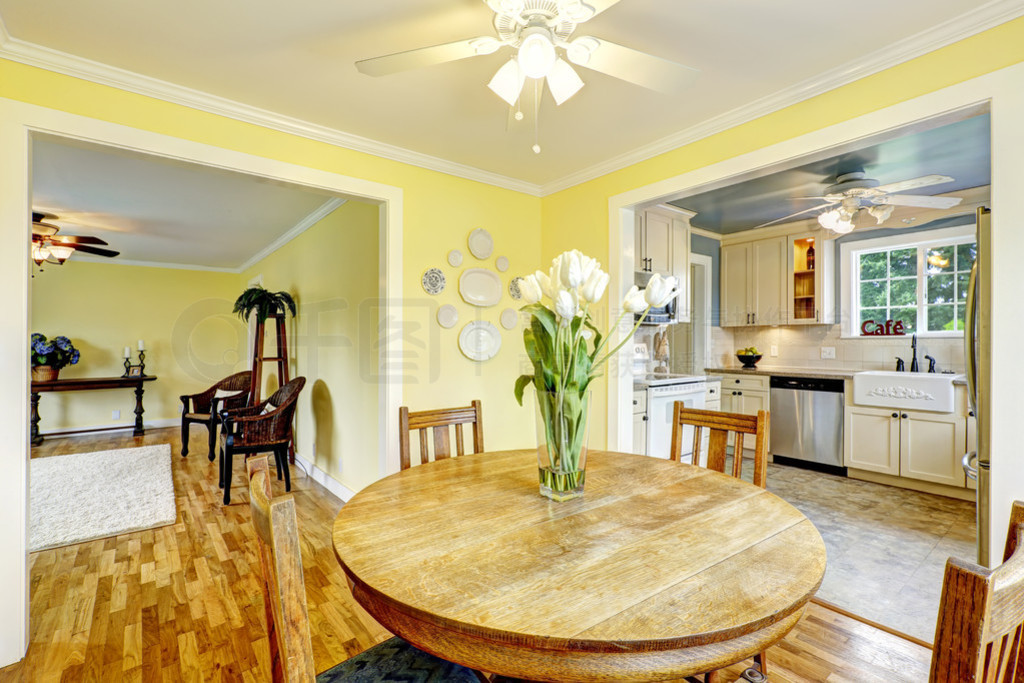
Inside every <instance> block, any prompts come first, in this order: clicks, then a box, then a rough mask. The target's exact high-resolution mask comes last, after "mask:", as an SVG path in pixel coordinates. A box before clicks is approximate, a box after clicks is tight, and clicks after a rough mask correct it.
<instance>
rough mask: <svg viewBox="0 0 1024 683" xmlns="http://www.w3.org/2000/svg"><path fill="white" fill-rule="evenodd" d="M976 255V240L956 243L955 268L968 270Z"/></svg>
mask: <svg viewBox="0 0 1024 683" xmlns="http://www.w3.org/2000/svg"><path fill="white" fill-rule="evenodd" d="M977 257H978V243H977V242H968V243H967V244H960V245H958V246H957V248H956V269H957V270H967V271H969V270H970V269H971V264H973V263H974V259H976V258H977Z"/></svg>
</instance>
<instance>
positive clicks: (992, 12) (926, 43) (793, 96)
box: [540, 0, 1024, 197]
mask: <svg viewBox="0 0 1024 683" xmlns="http://www.w3.org/2000/svg"><path fill="white" fill-rule="evenodd" d="M1021 15H1024V2H1022V1H1021V0H993V1H992V2H989V3H987V4H985V5H982V6H981V7H979V8H978V9H976V10H974V11H973V12H971V13H969V14H966V15H963V16H960V17H957V18H956V19H951V20H949V21H946V22H944V23H942V24H939V25H938V26H935V27H933V28H930V29H928V30H926V31H922V32H920V33H917V34H915V35H913V36H910V37H909V38H906V39H905V40H902V41H900V42H898V43H894V44H892V45H890V46H887V47H885V48H883V49H881V50H878V51H876V52H873V53H871V54H869V55H866V56H864V57H862V58H860V59H857V60H854V61H852V62H847V63H846V64H843V65H841V66H839V67H836V68H834V69H830V70H829V71H826V72H824V73H821V74H818V75H817V76H814V77H813V78H809V79H807V80H805V81H802V82H800V83H797V84H795V85H793V86H791V87H789V88H786V89H785V90H780V91H779V92H777V93H775V94H773V95H769V96H768V97H763V98H761V99H759V100H755V101H753V102H750V103H748V104H744V105H743V106H741V107H737V108H736V109H733V110H731V111H728V112H725V113H724V114H721V115H719V116H715V117H713V118H710V119H707V120H705V121H702V122H701V123H698V124H697V125H695V126H691V127H690V128H687V129H685V130H681V131H679V132H678V133H673V134H672V135H669V136H668V137H664V138H662V139H661V140H658V141H656V142H653V143H651V144H649V145H644V146H643V147H639V148H637V149H635V150H632V151H630V152H627V153H625V154H620V155H619V156H616V157H613V158H611V159H608V160H606V161H603V162H601V163H599V164H595V165H593V166H591V167H589V168H585V169H583V170H581V171H578V172H576V173H572V174H570V175H567V176H564V177H563V178H560V179H558V180H554V181H552V182H550V183H545V184H544V185H542V186H541V192H540V196H542V197H545V196H547V195H550V194H554V193H555V192H560V191H562V190H566V189H568V188H570V187H573V186H575V185H579V184H581V183H585V182H587V181H590V180H594V179H595V178H600V177H601V176H603V175H607V174H609V173H613V172H615V171H618V170H621V169H623V168H626V167H628V166H632V165H633V164H637V163H640V162H641V161H646V160H647V159H651V158H653V157H656V156H658V155H659V154H664V153H665V152H670V151H672V150H674V149H677V148H679V147H683V146H684V145H688V144H691V143H694V142H696V141H698V140H701V139H703V138H706V137H710V136H711V135H714V134H716V133H721V132H722V131H725V130H728V129H730V128H734V127H736V126H739V125H741V124H744V123H747V122H749V121H753V120H754V119H758V118H760V117H762V116H766V115H767V114H771V113H772V112H774V111H778V110H780V109H785V108H786V107H789V106H791V105H794V104H797V103H798V102H802V101H804V100H807V99H810V98H812V97H815V96H817V95H821V94H822V93H826V92H828V91H829V90H835V89H836V88H839V87H841V86H843V85H847V84H849V83H852V82H854V81H856V80H859V79H861V78H864V77H866V76H870V75H871V74H875V73H878V72H880V71H884V70H886V69H889V68H891V67H894V66H896V65H897V64H902V63H903V62H906V61H908V60H911V59H914V58H915V57H920V56H921V55H924V54H927V53H929V52H933V51H935V50H938V49H939V48H942V47H945V46H947V45H951V44H953V43H955V42H957V41H960V40H963V39H964V38H968V37H970V36H972V35H974V34H976V33H981V32H982V31H986V30H988V29H990V28H994V27H996V26H998V25H1000V24H1004V23H1006V22H1007V21H1010V20H1012V19H1016V18H1017V17H1019V16H1021Z"/></svg>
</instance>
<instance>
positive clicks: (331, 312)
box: [239, 201, 380, 490]
mask: <svg viewBox="0 0 1024 683" xmlns="http://www.w3.org/2000/svg"><path fill="white" fill-rule="evenodd" d="M379 222H380V221H379V219H378V208H377V206H375V205H371V204H366V203H362V202H355V201H350V202H347V203H345V204H343V205H342V206H341V207H339V208H338V209H336V210H335V211H334V212H333V213H331V214H330V215H329V216H327V217H326V218H324V219H323V220H321V221H320V222H319V223H317V224H316V225H315V226H313V227H312V228H310V229H309V230H307V231H305V232H304V233H302V234H301V235H299V236H298V237H297V238H295V239H294V240H292V241H291V242H289V243H288V244H286V245H284V246H283V247H281V248H280V249H278V250H277V251H275V252H274V253H273V254H271V255H270V256H268V257H267V258H265V259H263V260H262V261H260V262H259V263H257V264H256V265H255V266H253V267H252V268H250V269H249V270H247V271H245V273H243V275H242V278H241V282H242V283H243V286H244V283H247V282H249V280H251V279H252V278H254V277H256V276H257V275H262V277H263V286H264V287H266V288H267V289H269V290H271V291H281V290H284V291H287V292H289V293H290V294H291V295H292V297H293V298H294V299H295V302H296V304H297V305H298V314H297V315H296V317H295V318H294V319H293V320H290V321H289V322H290V329H289V330H288V334H289V346H290V356H291V357H292V359H293V362H292V363H291V365H290V367H289V372H290V374H291V376H292V377H305V378H306V386H305V388H304V389H303V392H302V394H301V395H300V397H299V405H298V413H297V421H296V440H297V443H296V453H297V454H298V455H299V456H300V457H302V458H304V459H306V460H308V461H311V462H314V463H315V464H316V465H317V467H319V468H320V469H321V470H323V471H325V472H326V473H327V474H329V475H330V476H332V477H334V478H335V479H337V480H338V481H339V482H341V483H342V484H344V485H345V486H347V487H348V488H350V489H352V490H359V489H360V488H362V487H364V486H366V485H367V484H370V483H372V482H373V481H375V480H376V479H377V478H378V471H377V468H378V457H377V424H378V420H377V411H378V391H377V389H378V387H377V384H376V382H374V381H373V380H372V375H373V373H374V372H375V371H376V363H375V357H376V356H375V354H376V350H375V349H374V342H375V340H376V337H375V335H376V329H377V320H376V310H375V309H374V308H368V307H367V304H372V303H373V302H374V300H375V299H376V298H377V296H378V272H379V268H378V258H379V257H378V243H379V232H380V231H379ZM239 291H241V290H239ZM367 312H369V313H370V317H367V316H366V313H367ZM361 313H363V315H360V314H361ZM273 348H274V342H273V333H272V332H271V333H269V334H268V335H267V346H266V349H267V350H268V351H270V350H272V349H273ZM264 372H265V373H266V375H265V384H264V386H266V387H267V389H266V390H265V391H264V393H263V397H264V398H266V396H267V395H269V392H270V391H272V390H273V388H274V387H276V386H278V385H279V378H278V377H276V370H275V368H274V365H273V364H268V365H266V366H265V370H264Z"/></svg>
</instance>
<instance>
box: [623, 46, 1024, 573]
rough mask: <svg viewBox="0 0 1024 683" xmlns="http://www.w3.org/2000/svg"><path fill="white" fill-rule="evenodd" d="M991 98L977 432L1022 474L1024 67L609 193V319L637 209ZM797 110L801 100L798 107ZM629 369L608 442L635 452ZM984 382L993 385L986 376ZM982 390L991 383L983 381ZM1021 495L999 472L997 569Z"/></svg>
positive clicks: (993, 517) (628, 263)
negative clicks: (982, 412) (985, 334)
mask: <svg viewBox="0 0 1024 683" xmlns="http://www.w3.org/2000/svg"><path fill="white" fill-rule="evenodd" d="M985 102H987V103H988V104H989V107H990V111H991V115H992V138H991V145H992V150H993V151H992V200H991V206H992V234H993V248H992V265H991V273H990V275H991V278H992V283H993V292H992V299H991V303H992V308H991V319H992V348H991V361H992V367H998V368H999V372H994V373H992V376H991V377H990V378H987V384H988V387H989V392H990V396H991V402H990V403H989V405H991V406H992V411H991V412H992V415H991V418H990V434H983V435H979V436H980V438H981V441H982V443H986V444H988V446H987V448H988V449H990V450H991V461H992V463H993V466H994V467H995V466H996V464H997V463H998V464H999V467H1000V469H1002V471H1003V472H1006V473H1009V472H1020V471H1024V452H1021V451H1020V449H1018V448H1017V440H1018V439H1017V434H1016V429H1015V424H1016V422H1017V421H1018V420H1017V418H1016V416H1015V415H1014V414H1013V412H1014V406H1015V405H1017V403H1018V401H1017V396H1018V394H1019V388H1020V386H1022V385H1024V368H1021V367H1020V365H1019V363H1018V362H1017V359H1016V358H1015V356H1016V346H1017V344H1018V341H1019V339H1020V338H1022V337H1024V316H1022V315H1021V312H1020V306H1019V304H1018V303H1017V301H1018V300H1019V294H1018V293H1017V285H1016V283H1017V282H1018V281H1019V265H1018V264H1017V262H1016V259H1017V258H1018V257H1017V255H1018V254H1020V253H1024V230H1021V229H1020V221H1021V216H1024V193H1022V192H1020V190H1019V188H1020V187H1024V164H1022V163H1021V161H1020V160H1021V159H1022V158H1024V126H1022V125H1021V123H1020V122H1021V121H1024V63H1018V64H1015V65H1013V66H1009V67H1006V68H1003V69H999V70H997V71H993V72H991V73H988V74H985V75H982V76H978V77H977V78H973V79H970V80H967V81H964V82H962V83H958V84H956V85H951V86H949V87H946V88H943V89H941V90H937V91H935V92H932V93H928V94H926V95H921V96H918V97H915V98H913V99H910V100H907V101H905V102H901V103H899V104H895V105H892V106H890V107H886V108H884V109H880V110H878V111H874V112H871V113H868V114H864V115H861V116H858V117H856V118H853V119H850V120H848V121H843V122H841V123H837V124H834V125H831V126H827V127H825V128H821V129H819V130H815V131H812V132H810V133H805V134H803V135H800V136H797V137H795V138H792V139H790V140H786V141H783V142H779V143H776V144H773V145H769V146H767V147H763V148H761V149H757V150H754V151H752V152H748V153H746V154H742V155H739V156H736V157H733V158H731V159H727V160H725V161H720V162H717V163H713V164H710V165H708V166H704V167H702V168H699V169H695V170H693V171H689V172H687V173H683V174H681V175H678V176H674V177H672V178H666V179H665V180H661V181H658V182H656V183H652V184H650V185H645V186H643V187H639V188H636V189H632V190H629V191H627V192H623V193H621V194H618V195H614V196H612V197H610V198H609V199H608V231H609V234H608V242H609V244H608V246H609V254H608V263H609V274H610V276H611V281H610V285H609V293H610V300H611V307H612V309H613V310H612V311H611V314H612V319H613V320H614V319H615V316H617V315H618V313H619V311H618V310H615V309H617V308H618V307H619V306H621V300H622V297H623V296H624V295H625V293H626V291H627V290H628V289H629V287H630V286H631V285H632V283H633V263H634V254H633V232H634V208H635V207H637V206H641V205H649V204H651V203H655V202H658V201H663V200H664V199H665V198H672V197H678V196H680V194H681V193H683V192H686V193H692V192H696V191H698V190H699V189H700V188H702V187H704V186H707V185H710V184H712V183H717V182H721V181H723V180H726V179H728V178H731V177H733V176H736V175H739V174H743V173H748V172H752V171H756V170H758V169H762V168H767V167H771V166H774V165H776V164H781V163H783V162H788V161H794V160H796V159H799V158H801V157H803V156H805V155H808V154H812V153H814V152H817V151H819V150H823V149H826V148H829V147H833V146H836V145H840V144H844V143H851V142H854V141H856V140H859V139H861V138H865V137H868V136H871V135H875V134H878V133H879V132H882V131H887V130H892V129H897V128H902V127H903V126H907V125H910V124H912V123H915V122H918V121H921V120H923V119H928V118H931V117H934V116H936V115H939V114H943V113H946V112H952V111H955V110H958V109H961V108H965V107H970V106H975V105H978V104H983V103H985ZM795 106H800V105H795ZM628 332H629V328H628V327H627V326H626V325H620V326H619V327H618V328H617V329H615V330H612V331H611V335H612V339H611V340H610V343H611V344H613V345H614V344H615V343H617V342H618V341H620V340H621V339H622V338H623V336H624V335H625V334H627V333H628ZM617 367H618V368H624V369H625V371H621V370H620V371H618V372H614V371H613V372H609V373H608V418H607V419H608V434H607V437H608V448H610V449H612V450H620V451H623V450H625V451H628V450H629V448H630V447H631V445H632V444H631V443H630V442H629V432H630V431H632V414H631V402H630V401H629V400H628V399H629V394H630V392H631V391H632V377H631V375H630V374H629V362H628V359H626V358H625V356H623V355H622V354H620V358H619V360H618V364H617ZM981 381H982V382H983V383H984V382H986V378H982V379H981ZM983 386H984V384H983ZM1018 498H1019V499H1024V478H1022V477H1015V476H1002V477H993V478H992V490H991V509H990V515H989V519H990V525H989V535H990V537H991V539H992V542H991V543H990V548H991V549H992V553H991V555H990V560H989V561H990V565H991V566H995V564H998V563H999V562H1000V561H1001V559H1002V558H1001V557H1000V553H999V548H1002V543H1001V542H1000V541H999V539H1001V538H1004V536H1005V534H1006V529H1007V525H1008V524H1009V514H1010V505H1011V503H1012V501H1013V500H1015V499H1018Z"/></svg>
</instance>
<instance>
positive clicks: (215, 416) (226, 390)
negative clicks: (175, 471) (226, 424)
mask: <svg viewBox="0 0 1024 683" xmlns="http://www.w3.org/2000/svg"><path fill="white" fill-rule="evenodd" d="M251 383H252V372H250V371H248V370H246V371H245V372H236V373H235V374H233V375H231V376H230V377H225V378H224V379H222V380H221V381H219V382H217V383H216V384H214V385H213V386H212V387H210V388H209V389H207V390H206V391H202V392H200V393H198V394H185V395H184V396H181V397H180V398H181V403H182V406H183V410H182V411H181V457H183V458H184V457H185V456H187V455H188V429H189V426H190V425H191V424H192V423H198V424H203V425H206V428H207V430H209V434H210V452H209V453H208V454H207V457H208V458H209V459H210V461H211V462H212V461H213V458H214V453H215V452H216V451H215V450H214V449H215V447H216V445H217V425H218V424H219V423H220V411H222V410H237V409H238V408H244V407H245V406H247V405H249V397H250V393H249V389H250V385H251Z"/></svg>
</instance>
